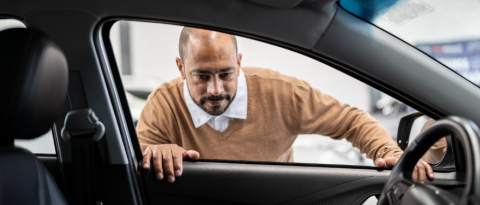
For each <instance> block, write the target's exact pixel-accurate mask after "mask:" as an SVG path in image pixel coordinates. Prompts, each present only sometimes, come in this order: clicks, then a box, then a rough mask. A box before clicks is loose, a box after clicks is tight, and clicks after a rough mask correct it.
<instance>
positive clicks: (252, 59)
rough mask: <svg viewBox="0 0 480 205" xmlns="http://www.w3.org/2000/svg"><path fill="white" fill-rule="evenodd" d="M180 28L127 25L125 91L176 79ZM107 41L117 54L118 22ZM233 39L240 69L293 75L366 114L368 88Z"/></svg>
mask: <svg viewBox="0 0 480 205" xmlns="http://www.w3.org/2000/svg"><path fill="white" fill-rule="evenodd" d="M182 28H183V27H180V26H173V25H165V24H158V23H145V22H130V37H131V43H130V46H131V52H132V53H131V55H132V72H133V75H132V76H124V79H123V80H124V84H125V86H126V87H127V88H128V87H130V88H144V89H154V88H155V87H157V86H158V85H160V84H161V83H163V82H165V81H169V80H171V79H173V78H175V77H178V76H179V72H178V69H177V67H176V65H175V58H176V57H177V56H178V39H179V36H180V32H181V30H182ZM111 40H112V44H113V47H114V50H115V52H116V53H120V45H119V44H120V40H119V24H118V23H117V24H116V25H115V26H114V27H113V28H112V34H111ZM237 40H238V47H239V52H241V53H242V54H243V61H242V64H243V65H244V66H256V67H264V68H270V69H273V70H278V71H280V72H281V73H283V74H286V75H291V76H295V77H297V78H299V79H302V80H305V81H307V82H309V83H310V84H311V85H312V86H313V87H315V88H317V89H319V90H320V91H322V92H324V93H327V94H329V95H332V96H334V97H336V98H337V99H338V100H340V101H341V102H344V103H348V104H350V105H353V106H356V107H359V108H361V109H364V110H366V111H369V109H370V93H369V87H368V86H367V85H365V84H363V83H361V82H360V81H358V80H355V79H353V78H351V77H349V76H347V75H345V74H343V73H341V72H339V71H337V70H335V69H333V68H330V67H329V66H327V65H325V64H323V63H320V62H318V61H315V60H313V59H310V58H308V57H305V56H303V55H301V54H297V53H295V52H293V51H289V50H286V49H283V48H280V47H276V46H272V45H269V44H266V43H262V42H259V41H255V40H250V39H247V38H243V37H237ZM116 56H117V57H119V55H116ZM120 61H121V60H120V59H118V60H117V62H120Z"/></svg>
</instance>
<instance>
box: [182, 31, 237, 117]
mask: <svg viewBox="0 0 480 205" xmlns="http://www.w3.org/2000/svg"><path fill="white" fill-rule="evenodd" d="M178 49H179V52H180V58H177V59H176V63H177V67H178V70H179V71H180V74H181V75H182V77H183V79H185V80H186V81H187V86H188V90H189V92H190V96H191V97H192V99H193V101H194V102H195V103H196V104H197V105H198V106H200V107H201V108H202V109H203V110H205V111H206V112H207V113H209V114H211V115H215V116H217V115H221V114H223V113H224V112H225V111H226V110H227V108H228V106H229V105H230V103H231V102H232V101H233V99H234V98H235V94H236V91H237V80H238V76H239V74H240V70H239V69H240V65H241V60H242V54H237V41H236V39H235V36H233V35H229V34H225V33H220V32H215V31H209V30H203V29H196V28H189V27H185V28H184V29H183V30H182V33H181V34H180V42H179V45H178Z"/></svg>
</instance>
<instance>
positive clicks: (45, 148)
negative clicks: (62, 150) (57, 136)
mask: <svg viewBox="0 0 480 205" xmlns="http://www.w3.org/2000/svg"><path fill="white" fill-rule="evenodd" d="M15 146H16V147H22V148H25V149H27V150H29V151H30V152H32V153H35V154H55V153H56V151H55V142H54V141H53V135H52V130H49V131H48V132H47V133H45V134H44V135H42V136H40V137H37V138H35V139H30V140H24V139H15Z"/></svg>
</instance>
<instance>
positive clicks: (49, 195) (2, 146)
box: [0, 29, 68, 205]
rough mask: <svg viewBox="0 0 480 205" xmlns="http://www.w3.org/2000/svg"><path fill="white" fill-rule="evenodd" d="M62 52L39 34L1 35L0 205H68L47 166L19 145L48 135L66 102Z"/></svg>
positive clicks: (19, 31) (30, 31)
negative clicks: (20, 141)
mask: <svg viewBox="0 0 480 205" xmlns="http://www.w3.org/2000/svg"><path fill="white" fill-rule="evenodd" d="M67 88H68V66H67V60H66V58H65V55H64V54H63V52H62V51H61V49H60V48H59V47H58V46H57V45H56V44H55V43H54V42H52V41H51V40H50V39H49V38H48V37H47V36H45V35H44V34H42V32H40V31H38V30H35V29H8V30H4V31H1V32H0V96H1V97H0V132H1V133H0V204H24V205H26V204H42V205H43V204H67V201H66V200H65V197H64V196H63V194H62V192H61V191H60V189H59V188H58V186H57V184H56V182H55V180H54V179H53V177H52V176H51V175H50V173H49V172H48V170H47V169H46V168H45V166H44V165H43V164H42V163H41V162H40V161H39V160H38V159H37V157H36V156H35V155H33V154H32V153H31V152H29V151H27V150H25V149H21V148H17V147H15V146H14V139H34V138H36V137H39V136H41V135H42V134H45V133H46V132H48V130H49V129H50V127H51V126H52V124H53V122H54V121H55V120H56V119H57V118H58V117H59V116H60V114H61V111H62V108H63V105H64V102H65V100H66V97H67Z"/></svg>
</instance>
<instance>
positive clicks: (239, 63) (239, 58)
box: [237, 53, 242, 76]
mask: <svg viewBox="0 0 480 205" xmlns="http://www.w3.org/2000/svg"><path fill="white" fill-rule="evenodd" d="M237 65H238V69H240V67H242V54H241V53H239V54H238V55H237ZM238 75H239V76H240V71H238Z"/></svg>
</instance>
